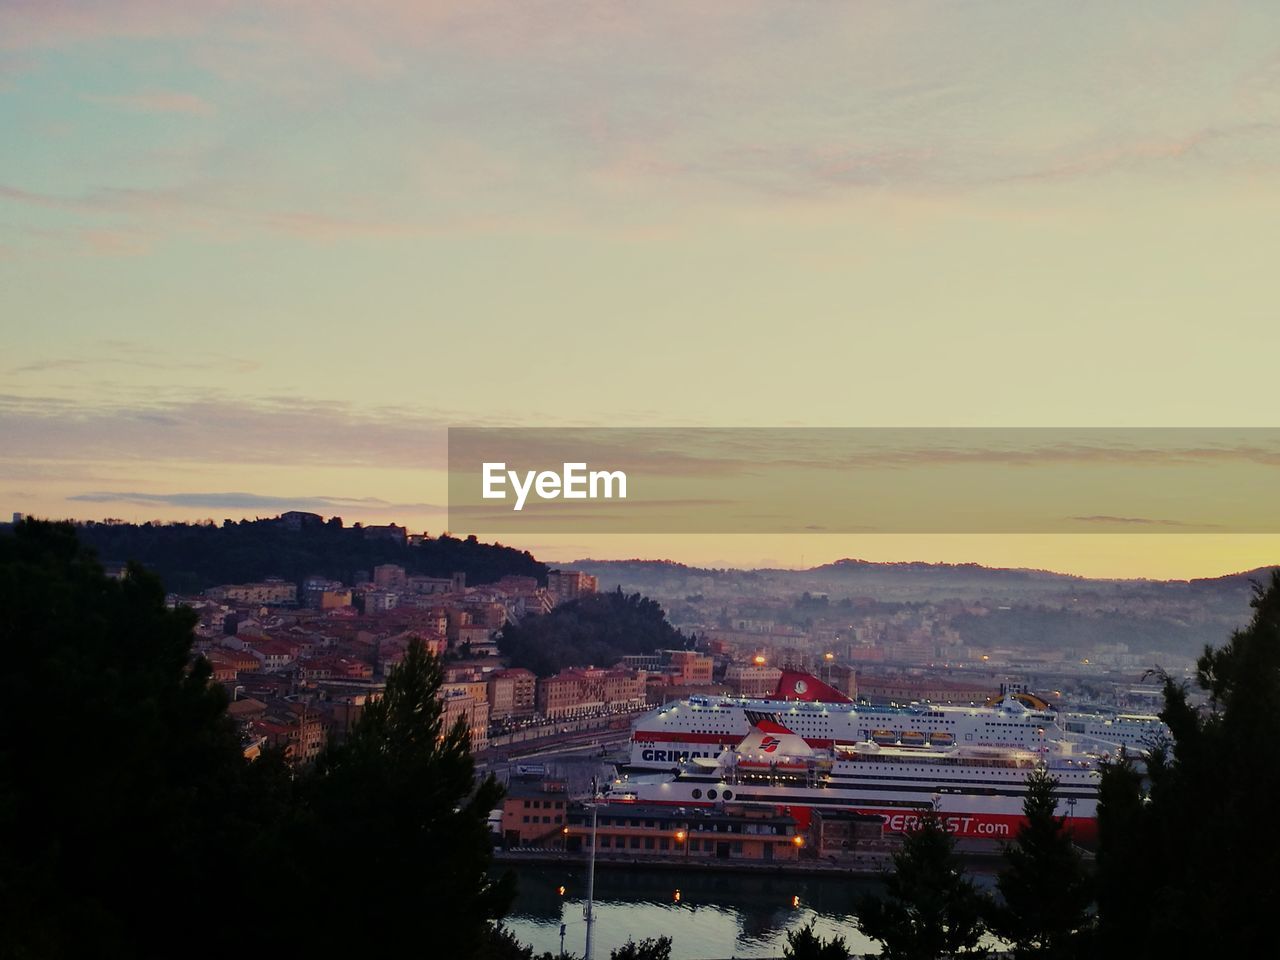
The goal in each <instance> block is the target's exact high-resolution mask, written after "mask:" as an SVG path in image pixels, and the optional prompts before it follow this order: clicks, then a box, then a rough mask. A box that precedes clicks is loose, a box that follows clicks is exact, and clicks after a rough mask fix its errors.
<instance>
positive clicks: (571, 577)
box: [547, 570, 598, 604]
mask: <svg viewBox="0 0 1280 960" xmlns="http://www.w3.org/2000/svg"><path fill="white" fill-rule="evenodd" d="M597 585H598V584H597V581H596V578H595V577H593V576H592V575H591V574H589V573H582V572H581V571H579V570H552V571H551V572H550V573H548V574H547V593H549V594H550V595H551V600H552V603H555V604H561V603H567V602H568V601H570V600H577V599H578V598H579V597H584V596H587V595H588V594H592V593H595V592H596V588H597Z"/></svg>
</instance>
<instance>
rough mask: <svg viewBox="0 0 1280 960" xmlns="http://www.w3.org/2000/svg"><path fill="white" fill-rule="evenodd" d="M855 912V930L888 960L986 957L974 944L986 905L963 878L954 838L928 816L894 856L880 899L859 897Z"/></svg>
mask: <svg viewBox="0 0 1280 960" xmlns="http://www.w3.org/2000/svg"><path fill="white" fill-rule="evenodd" d="M856 912H857V921H856V922H857V926H858V929H859V930H861V931H862V932H863V933H865V934H866V935H867V936H869V937H871V938H872V939H873V940H879V941H880V943H881V950H880V954H881V956H884V957H889V958H891V960H935V958H938V957H943V956H954V955H957V954H962V955H965V956H971V957H972V956H984V955H985V951H984V950H980V949H979V948H978V942H979V940H981V939H982V935H983V933H984V931H985V927H984V925H983V920H982V917H983V914H984V913H985V912H986V900H985V898H984V897H983V896H982V895H981V894H980V893H978V891H977V890H975V889H974V887H973V885H972V884H971V883H970V882H969V881H968V880H966V879H965V877H964V872H963V871H962V870H961V867H960V864H959V862H958V860H957V859H956V855H955V839H954V838H953V837H952V836H951V834H950V833H948V832H947V829H946V827H944V826H943V825H942V823H941V822H940V821H939V820H938V818H937V816H935V815H934V814H933V813H931V812H930V813H926V814H925V815H924V816H923V817H921V818H920V822H919V824H918V825H917V826H916V827H915V828H914V829H912V830H910V831H908V833H907V835H906V838H905V840H904V841H903V844H902V849H901V850H899V851H898V852H897V853H895V854H894V855H893V871H892V872H891V873H890V874H889V876H888V877H887V878H886V880H885V890H884V895H883V896H866V897H863V898H861V899H860V900H859V902H858V905H857V907H856Z"/></svg>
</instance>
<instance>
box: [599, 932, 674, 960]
mask: <svg viewBox="0 0 1280 960" xmlns="http://www.w3.org/2000/svg"><path fill="white" fill-rule="evenodd" d="M609 960H671V938H670V937H647V938H645V939H644V940H641V941H640V942H639V943H636V942H635V941H634V940H628V941H627V942H626V943H624V944H623V945H622V946H620V947H618V948H617V949H616V950H611V951H609Z"/></svg>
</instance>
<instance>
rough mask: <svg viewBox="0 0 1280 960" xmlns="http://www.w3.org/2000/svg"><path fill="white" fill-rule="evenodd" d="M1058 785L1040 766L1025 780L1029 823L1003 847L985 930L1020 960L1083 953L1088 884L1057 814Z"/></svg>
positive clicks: (1059, 959) (1056, 959)
mask: <svg viewBox="0 0 1280 960" xmlns="http://www.w3.org/2000/svg"><path fill="white" fill-rule="evenodd" d="M1057 803H1058V781H1057V780H1055V779H1054V778H1053V777H1052V776H1050V774H1049V772H1048V771H1047V770H1045V769H1043V768H1041V769H1037V770H1036V771H1034V772H1033V773H1032V774H1031V775H1030V776H1029V777H1028V778H1027V796H1026V798H1025V799H1024V800H1023V804H1022V810H1023V813H1024V814H1025V816H1026V818H1027V822H1026V823H1025V824H1023V826H1022V827H1021V828H1020V829H1019V830H1018V835H1017V837H1016V838H1015V840H1014V842H1013V843H1012V844H1011V845H1009V846H1008V847H1006V849H1005V853H1004V855H1005V859H1006V861H1007V864H1008V865H1007V866H1006V867H1005V869H1004V870H1003V871H1002V872H1001V873H1000V877H999V879H998V880H997V884H996V885H997V888H998V889H999V891H1000V895H1001V898H1002V899H1003V903H1001V904H998V905H995V906H993V907H992V909H991V913H990V919H989V926H990V927H991V929H992V931H993V932H994V933H995V934H996V935H997V936H999V937H1000V938H1001V939H1003V940H1006V941H1008V942H1009V943H1010V944H1012V945H1013V952H1014V956H1015V957H1017V958H1018V960H1024V958H1026V960H1030V958H1043V960H1071V958H1074V957H1079V956H1083V955H1084V954H1085V953H1086V952H1087V945H1086V940H1087V938H1088V935H1089V926H1090V922H1091V917H1090V914H1089V907H1090V905H1091V904H1092V902H1093V894H1092V890H1091V883H1090V881H1089V877H1088V875H1087V874H1086V873H1085V869H1084V864H1083V861H1082V860H1081V858H1080V853H1079V851H1078V850H1077V849H1076V847H1075V845H1074V844H1073V843H1072V842H1071V836H1070V834H1069V833H1068V832H1067V830H1066V827H1065V822H1064V820H1063V819H1062V818H1061V817H1058V816H1055V813H1054V811H1055V809H1056V808H1057Z"/></svg>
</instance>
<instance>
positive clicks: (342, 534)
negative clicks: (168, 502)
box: [76, 518, 547, 594]
mask: <svg viewBox="0 0 1280 960" xmlns="http://www.w3.org/2000/svg"><path fill="white" fill-rule="evenodd" d="M335 519H336V518H335ZM76 529H77V532H78V533H79V535H80V539H81V540H82V541H83V542H84V543H85V544H86V545H88V546H90V547H92V548H94V549H95V550H96V551H97V553H98V556H100V557H103V558H105V559H107V560H117V561H126V560H136V561H138V562H139V563H141V564H142V565H143V566H145V567H146V568H147V569H148V570H151V571H152V572H153V573H155V574H156V575H157V576H159V577H160V578H161V579H162V580H163V581H164V583H165V586H166V587H167V588H168V589H169V590H171V591H174V592H175V593H180V594H194V593H198V592H199V591H201V590H203V589H205V588H206V587H211V586H214V585H216V584H220V583H243V582H246V581H255V580H262V579H264V578H265V577H270V576H276V577H282V578H283V579H285V580H289V581H293V582H295V583H299V582H301V581H302V580H303V579H304V578H306V577H309V576H313V575H314V576H323V577H329V578H331V579H335V580H342V581H345V582H347V583H351V582H353V580H354V578H355V575H356V573H357V572H359V571H364V572H365V573H366V574H367V573H368V572H369V571H371V570H372V569H373V568H374V567H375V566H378V565H379V564H383V563H396V564H399V565H400V566H402V567H404V568H405V570H406V571H408V572H409V573H410V574H422V575H425V576H432V577H448V576H451V575H452V574H453V573H454V572H455V571H456V572H461V573H465V574H466V575H467V583H469V584H479V583H492V582H493V581H495V580H499V579H501V578H502V577H504V576H507V575H509V574H510V575H515V576H527V577H534V578H535V579H537V580H538V582H540V583H545V582H546V579H547V568H546V565H545V564H542V563H539V562H538V561H537V560H535V559H534V558H533V557H532V556H531V555H530V554H529V553H528V552H527V551H520V550H513V549H511V548H509V547H504V546H502V545H501V544H488V543H480V542H479V541H478V540H477V539H476V538H475V537H467V538H465V539H459V538H457V537H451V536H448V535H447V534H445V535H441V536H439V537H435V538H433V539H430V540H427V541H425V542H424V543H422V544H421V545H420V546H409V545H408V544H406V543H404V542H403V541H398V540H391V539H387V538H385V537H373V538H370V537H368V536H366V534H365V531H364V530H363V529H362V528H361V527H358V526H355V527H344V526H342V525H341V523H340V522H339V523H333V522H332V521H331V522H329V523H322V524H307V525H304V526H303V527H302V528H301V529H297V530H293V529H289V528H287V527H285V526H284V525H283V524H282V523H281V522H280V521H279V520H275V519H270V520H241V521H240V522H238V523H233V522H232V521H230V520H228V521H226V522H225V523H224V524H223V525H222V526H212V525H209V524H198V523H143V524H132V523H83V524H79V525H78V526H77V528H76Z"/></svg>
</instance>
